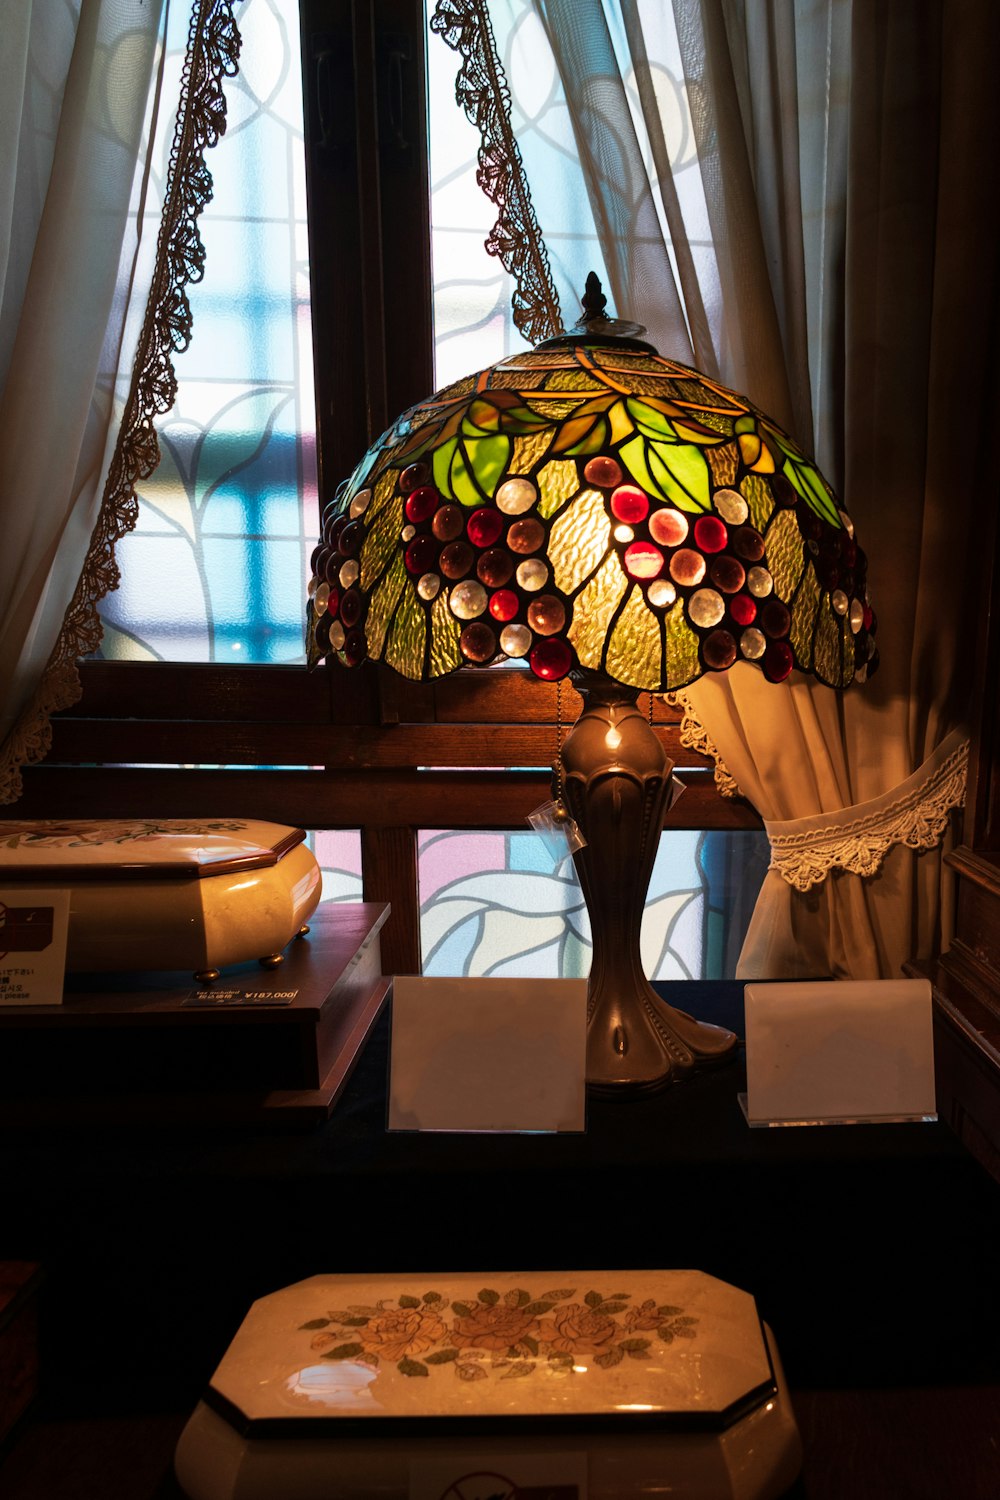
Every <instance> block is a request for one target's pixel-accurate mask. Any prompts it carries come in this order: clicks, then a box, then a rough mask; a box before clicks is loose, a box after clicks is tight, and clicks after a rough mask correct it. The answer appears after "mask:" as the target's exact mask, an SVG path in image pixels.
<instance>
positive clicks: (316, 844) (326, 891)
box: [309, 828, 364, 901]
mask: <svg viewBox="0 0 1000 1500" xmlns="http://www.w3.org/2000/svg"><path fill="white" fill-rule="evenodd" d="M309 847H310V848H311V849H312V851H313V853H314V854H315V856H316V862H317V864H318V865H319V867H320V871H321V872H322V875H323V900H324V901H363V900H364V897H363V895H362V891H361V830H360V829H359V828H334V829H327V830H324V831H322V832H318V833H311V834H310V835H309Z"/></svg>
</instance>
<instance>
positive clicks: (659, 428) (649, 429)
mask: <svg viewBox="0 0 1000 1500" xmlns="http://www.w3.org/2000/svg"><path fill="white" fill-rule="evenodd" d="M626 404H627V406H628V410H629V415H630V416H631V417H632V420H633V421H634V422H635V425H636V427H638V429H639V431H640V432H641V433H642V435H643V437H647V438H659V439H660V440H661V442H664V443H676V441H677V438H676V435H675V433H674V430H673V428H672V427H671V425H670V423H669V422H668V421H667V418H666V416H665V414H664V413H663V412H661V411H657V409H656V407H655V406H651V405H650V404H649V403H648V402H646V401H638V400H636V398H635V397H634V396H632V397H630V398H629V400H628V402H627V403H626Z"/></svg>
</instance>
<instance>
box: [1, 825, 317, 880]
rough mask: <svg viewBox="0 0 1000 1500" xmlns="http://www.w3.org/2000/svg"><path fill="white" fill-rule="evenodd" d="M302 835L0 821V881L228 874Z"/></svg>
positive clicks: (267, 862) (276, 855) (265, 859)
mask: <svg viewBox="0 0 1000 1500" xmlns="http://www.w3.org/2000/svg"><path fill="white" fill-rule="evenodd" d="M304 838H305V833H304V832H303V830H302V829H301V828H289V827H286V826H285V824H283V823H262V822H258V821H256V820H253V819H246V818H135V819H127V818H126V819H121V818H108V819H104V820H102V821H86V820H83V819H80V820H76V821H70V822H58V821H56V820H45V819H41V820H37V821H31V822H13V821H0V882H13V881H37V880H60V881H63V882H65V883H67V884H70V883H72V881H74V880H135V879H150V880H172V879H177V880H192V879H199V878H203V877H206V876H210V875H229V874H234V873H236V872H237V871H239V870H260V869H265V868H267V867H268V866H271V865H276V864H277V863H278V861H279V860H280V859H281V858H282V857H283V856H284V855H285V854H287V853H288V851H289V850H290V849H294V848H295V847H296V845H298V844H301V842H302V840H303V839H304Z"/></svg>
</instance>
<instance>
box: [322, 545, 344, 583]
mask: <svg viewBox="0 0 1000 1500" xmlns="http://www.w3.org/2000/svg"><path fill="white" fill-rule="evenodd" d="M343 561H344V559H343V558H342V557H341V555H340V552H339V550H338V548H336V547H333V548H332V549H330V550H329V552H328V555H327V559H326V567H325V569H324V570H323V577H324V579H325V580H326V582H327V583H329V584H331V585H332V584H335V583H338V582H339V581H340V568H341V564H342V563H343Z"/></svg>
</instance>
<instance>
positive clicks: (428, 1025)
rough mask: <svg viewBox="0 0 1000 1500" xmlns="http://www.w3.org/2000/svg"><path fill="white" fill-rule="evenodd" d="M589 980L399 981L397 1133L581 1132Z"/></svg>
mask: <svg viewBox="0 0 1000 1500" xmlns="http://www.w3.org/2000/svg"><path fill="white" fill-rule="evenodd" d="M586 1057H587V981H586V980H585V979H421V978H416V977H413V976H411V975H405V974H404V975H400V976H398V977H397V978H396V979H394V980H393V989H392V1037H391V1042H390V1061H389V1070H390V1071H389V1121H388V1128H389V1129H390V1130H462V1131H472V1130H481V1131H522V1130H523V1131H529V1130H530V1131H556V1130H583V1129H584V1127H585V1111H586V1084H585V1081H584V1079H585V1072H586Z"/></svg>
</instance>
